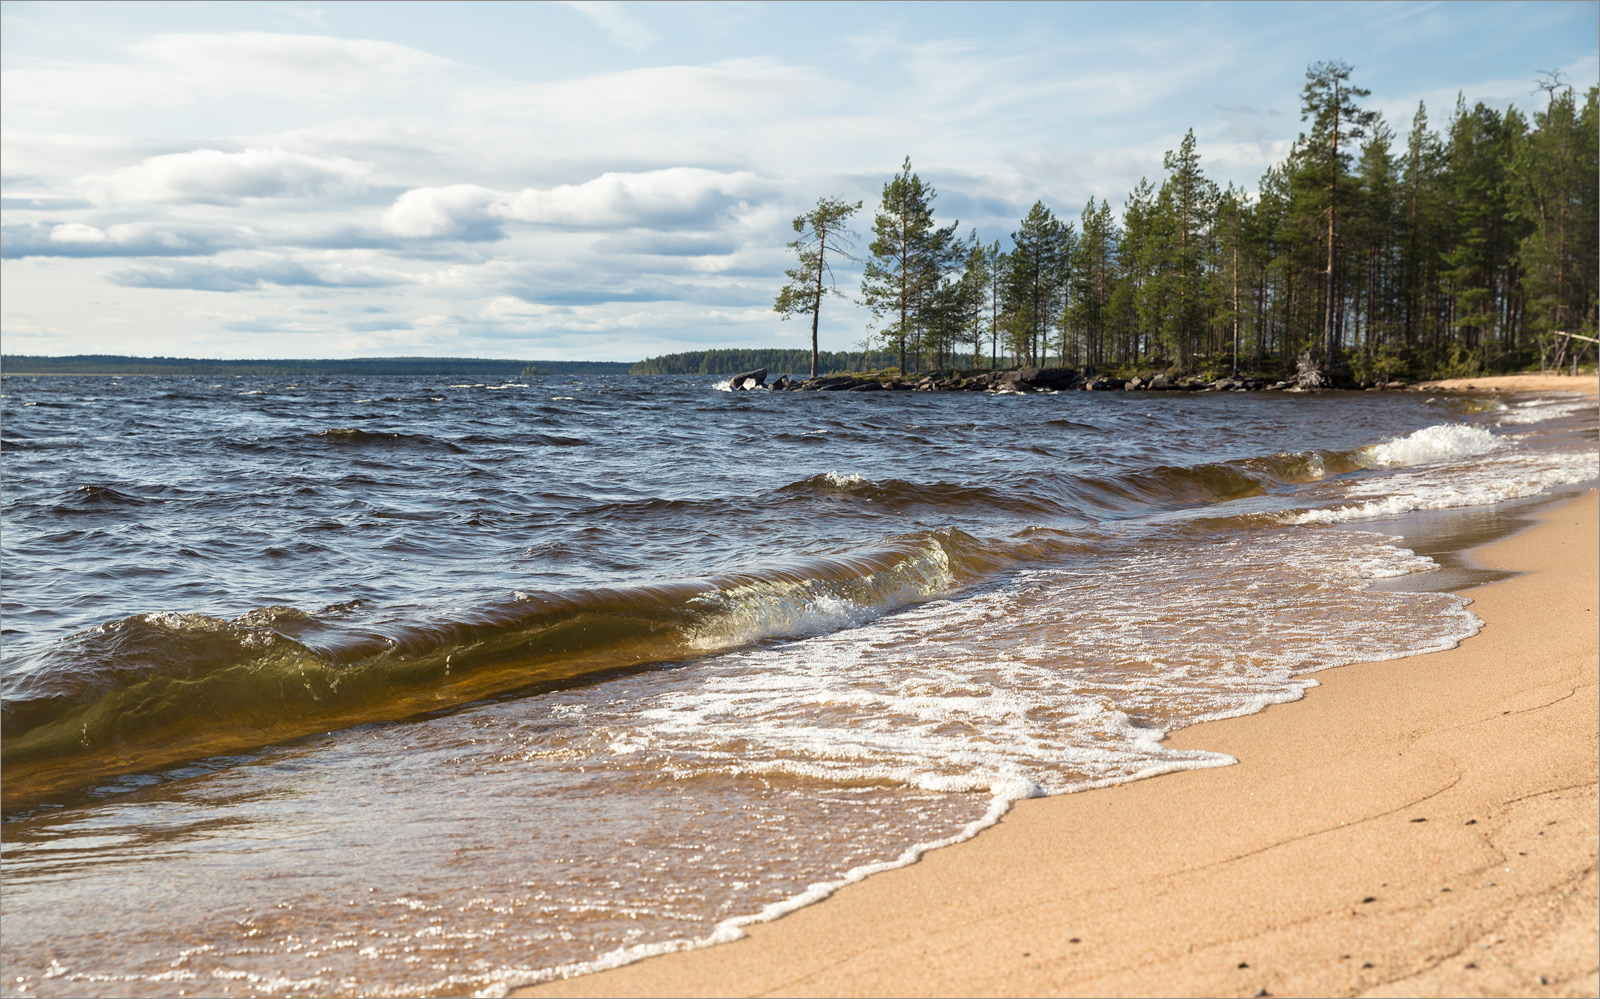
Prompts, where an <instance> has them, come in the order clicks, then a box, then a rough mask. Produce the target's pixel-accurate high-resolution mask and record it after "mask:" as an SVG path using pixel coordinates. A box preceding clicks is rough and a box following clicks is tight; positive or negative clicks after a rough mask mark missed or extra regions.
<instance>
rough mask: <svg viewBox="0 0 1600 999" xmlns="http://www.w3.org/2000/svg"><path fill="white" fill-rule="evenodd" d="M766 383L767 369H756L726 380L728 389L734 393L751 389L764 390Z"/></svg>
mask: <svg viewBox="0 0 1600 999" xmlns="http://www.w3.org/2000/svg"><path fill="white" fill-rule="evenodd" d="M766 382H767V369H766V368H757V369H755V370H754V371H746V372H743V373H742V374H737V375H734V376H733V377H732V378H729V379H728V387H729V388H730V389H733V390H734V391H735V392H741V391H747V390H749V389H753V388H764V387H766Z"/></svg>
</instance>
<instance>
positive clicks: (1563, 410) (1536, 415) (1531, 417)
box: [1496, 396, 1595, 426]
mask: <svg viewBox="0 0 1600 999" xmlns="http://www.w3.org/2000/svg"><path fill="white" fill-rule="evenodd" d="M1593 408H1595V404H1594V403H1593V402H1590V401H1588V400H1585V399H1581V398H1578V397H1576V396H1574V397H1570V398H1559V397H1558V398H1538V399H1529V400H1526V401H1524V402H1519V403H1517V404H1516V405H1514V406H1509V407H1506V408H1505V409H1504V410H1503V411H1502V412H1501V413H1500V414H1499V417H1498V418H1497V421H1496V422H1498V423H1499V424H1500V425H1502V426H1527V425H1529V424H1533V423H1545V422H1548V421H1550V420H1559V419H1561V418H1562V417H1564V416H1572V415H1573V414H1575V413H1581V412H1583V411H1584V410H1585V409H1593Z"/></svg>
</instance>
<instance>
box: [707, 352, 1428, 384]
mask: <svg viewBox="0 0 1600 999" xmlns="http://www.w3.org/2000/svg"><path fill="white" fill-rule="evenodd" d="M1302 360H1303V361H1304V362H1306V363H1304V364H1303V365H1302V367H1301V370H1300V372H1298V373H1297V375H1296V377H1294V378H1290V379H1285V380H1284V381H1280V382H1273V383H1270V384H1269V383H1268V382H1266V381H1264V380H1262V379H1260V378H1254V377H1251V376H1249V375H1234V376H1225V377H1222V378H1214V379H1211V380H1207V379H1205V378H1202V377H1201V376H1199V375H1187V376H1177V375H1173V374H1172V373H1170V372H1165V371H1161V372H1156V373H1154V374H1150V375H1136V376H1134V377H1132V378H1126V379H1124V378H1118V377H1116V376H1115V375H1103V374H1099V373H1097V372H1096V371H1095V370H1094V368H1092V367H1085V368H1083V369H1081V370H1080V369H1076V368H1013V369H1011V370H1009V371H980V372H976V373H974V374H970V375H962V374H960V373H958V372H938V371H936V372H934V373H932V374H926V375H915V376H912V377H909V378H883V377H871V378H868V377H853V376H851V375H830V376H827V377H823V378H796V377H791V376H789V375H781V376H779V377H778V378H777V379H776V380H774V381H773V382H772V383H771V384H770V385H767V384H764V382H765V379H766V374H767V372H766V370H765V369H758V370H756V371H746V372H744V373H743V374H738V375H734V376H733V377H732V378H730V379H729V380H728V381H729V385H730V387H732V388H734V389H738V390H749V389H754V388H768V389H771V390H773V391H778V392H891V391H892V392H1065V391H1068V390H1075V391H1085V392H1114V391H1126V392H1262V391H1278V392H1282V391H1291V392H1293V391H1304V390H1305V389H1308V388H1312V387H1321V388H1332V387H1334V385H1333V383H1332V382H1330V381H1329V380H1328V379H1327V377H1326V375H1325V373H1324V372H1322V371H1320V370H1319V369H1317V368H1316V366H1315V364H1314V363H1312V362H1311V360H1310V357H1309V355H1307V356H1306V357H1305V358H1303V359H1302ZM1404 385H1405V383H1404V382H1398V381H1391V382H1383V383H1379V384H1372V383H1370V382H1369V383H1363V384H1362V385H1361V386H1360V387H1361V388H1386V389H1395V388H1402V387H1404Z"/></svg>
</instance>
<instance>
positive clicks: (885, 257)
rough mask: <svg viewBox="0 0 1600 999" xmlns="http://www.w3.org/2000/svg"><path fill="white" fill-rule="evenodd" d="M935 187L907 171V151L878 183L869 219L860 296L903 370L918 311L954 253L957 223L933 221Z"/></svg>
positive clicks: (925, 304)
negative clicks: (880, 196)
mask: <svg viewBox="0 0 1600 999" xmlns="http://www.w3.org/2000/svg"><path fill="white" fill-rule="evenodd" d="M935 197H936V194H935V192H934V189H933V188H932V187H930V186H927V185H925V184H923V183H922V179H921V178H920V177H918V176H917V175H916V174H914V173H912V172H911V157H909V156H907V157H906V159H905V163H904V164H903V165H902V167H901V171H900V173H898V174H896V175H895V176H894V178H893V179H892V180H890V181H889V182H888V183H887V184H885V185H883V201H882V204H881V205H880V206H879V208H878V212H877V215H876V217H875V218H874V220H873V227H872V231H873V236H874V238H873V241H872V245H871V246H870V247H869V248H868V249H869V252H870V253H871V256H870V257H868V258H867V262H866V273H865V275H864V277H863V278H862V281H861V295H862V298H863V299H864V300H865V303H866V305H867V307H868V308H870V309H871V310H872V313H873V315H874V316H875V317H876V333H877V335H878V336H879V337H881V338H882V339H883V340H884V342H885V343H886V344H890V345H892V346H893V347H894V348H895V349H896V350H897V352H898V354H899V358H900V371H901V373H902V374H904V373H905V371H906V352H907V349H908V348H909V347H913V346H915V345H917V342H918V334H919V333H920V332H921V331H922V323H921V319H922V318H923V317H922V312H923V310H924V309H926V308H927V307H928V306H929V304H930V302H931V299H932V296H933V295H934V293H935V292H936V291H937V290H938V287H939V281H940V278H942V277H943V276H944V272H945V271H946V270H947V269H948V268H949V266H950V263H951V258H952V256H953V255H954V253H955V252H956V240H955V231H956V225H957V223H951V224H950V225H948V226H945V227H943V228H937V227H935V226H934V224H933V200H934V198H935Z"/></svg>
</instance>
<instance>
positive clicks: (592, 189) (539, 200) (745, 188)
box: [505, 167, 768, 228]
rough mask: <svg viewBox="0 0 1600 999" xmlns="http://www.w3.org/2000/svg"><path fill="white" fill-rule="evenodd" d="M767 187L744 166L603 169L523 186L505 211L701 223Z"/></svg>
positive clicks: (574, 218) (534, 218)
mask: <svg viewBox="0 0 1600 999" xmlns="http://www.w3.org/2000/svg"><path fill="white" fill-rule="evenodd" d="M767 191H768V185H767V184H765V183H763V182H762V181H761V180H760V178H758V177H757V176H756V175H755V174H753V173H749V172H747V171H740V172H735V173H719V172H717V171H714V170H702V169H696V168H692V167H674V168H672V169H668V170H652V171H649V172H647V173H607V174H603V175H601V176H599V177H596V178H595V179H594V180H591V181H588V182H587V183H583V184H564V185H562V186H560V187H555V188H551V189H549V190H539V189H537V188H527V189H526V190H523V191H521V192H519V193H518V194H517V195H516V196H515V197H514V198H512V199H511V200H510V202H509V203H508V204H507V205H506V207H505V214H506V217H508V218H512V219H516V220H518V221H521V222H538V223H544V224H546V225H561V226H585V227H596V228H613V227H620V226H646V227H668V226H678V225H690V224H695V223H702V224H703V223H709V222H710V221H712V218H713V217H714V216H715V215H716V214H717V213H718V212H721V211H724V210H726V209H728V208H731V207H733V206H734V205H736V204H738V203H739V202H741V201H743V200H745V199H748V198H752V197H758V196H760V195H761V194H763V193H766V192H767Z"/></svg>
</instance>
